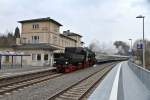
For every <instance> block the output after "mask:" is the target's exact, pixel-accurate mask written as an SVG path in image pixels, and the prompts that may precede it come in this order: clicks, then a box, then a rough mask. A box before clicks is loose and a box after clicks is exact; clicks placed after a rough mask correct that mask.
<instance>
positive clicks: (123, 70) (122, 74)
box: [88, 61, 150, 100]
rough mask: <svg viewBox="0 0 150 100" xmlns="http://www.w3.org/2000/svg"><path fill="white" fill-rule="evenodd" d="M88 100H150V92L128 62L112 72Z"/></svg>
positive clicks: (117, 66)
mask: <svg viewBox="0 0 150 100" xmlns="http://www.w3.org/2000/svg"><path fill="white" fill-rule="evenodd" d="M119 67H120V68H119ZM88 100H150V90H149V89H148V88H146V86H145V85H144V84H143V82H142V81H141V80H140V79H139V78H138V76H136V74H135V73H134V72H133V71H132V70H131V68H130V67H129V65H128V62H127V61H126V62H121V63H120V64H118V65H116V66H115V67H114V68H113V70H111V72H110V73H109V74H108V75H107V76H106V77H105V78H104V80H103V81H102V82H101V84H100V85H99V86H98V87H97V88H96V90H95V91H94V92H93V93H92V95H91V96H90V97H89V98H88Z"/></svg>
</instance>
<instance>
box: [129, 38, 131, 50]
mask: <svg viewBox="0 0 150 100" xmlns="http://www.w3.org/2000/svg"><path fill="white" fill-rule="evenodd" d="M129 41H130V49H131V50H132V39H129Z"/></svg>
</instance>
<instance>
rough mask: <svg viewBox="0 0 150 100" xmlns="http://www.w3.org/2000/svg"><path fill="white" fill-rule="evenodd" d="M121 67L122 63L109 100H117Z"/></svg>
mask: <svg viewBox="0 0 150 100" xmlns="http://www.w3.org/2000/svg"><path fill="white" fill-rule="evenodd" d="M121 65H122V63H120V64H119V67H118V70H117V74H116V77H115V80H114V82H113V86H112V90H111V93H110V97H109V100H117V94H118V83H119V76H120V69H121Z"/></svg>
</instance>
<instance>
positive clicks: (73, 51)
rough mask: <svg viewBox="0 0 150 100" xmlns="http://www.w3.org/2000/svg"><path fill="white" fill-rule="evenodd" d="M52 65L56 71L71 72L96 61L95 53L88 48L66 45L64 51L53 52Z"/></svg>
mask: <svg viewBox="0 0 150 100" xmlns="http://www.w3.org/2000/svg"><path fill="white" fill-rule="evenodd" d="M54 58H55V59H54V67H56V70H57V71H58V72H65V73H67V72H72V71H75V70H78V69H82V68H85V67H89V66H92V65H94V64H95V63H96V59H95V53H94V52H92V51H91V50H90V49H88V48H83V47H66V48H65V52H64V53H55V54H54Z"/></svg>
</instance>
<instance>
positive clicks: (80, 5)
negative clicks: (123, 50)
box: [0, 0, 150, 44]
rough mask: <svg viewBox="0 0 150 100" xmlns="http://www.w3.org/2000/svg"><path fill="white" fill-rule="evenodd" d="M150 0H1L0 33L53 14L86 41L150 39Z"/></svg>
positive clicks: (64, 28)
mask: <svg viewBox="0 0 150 100" xmlns="http://www.w3.org/2000/svg"><path fill="white" fill-rule="evenodd" d="M149 1H150V0H0V33H4V32H6V31H14V29H15V27H16V26H20V24H18V23H17V21H19V20H24V19H30V18H41V17H51V18H52V19H54V20H56V21H58V22H60V23H61V24H62V25H63V27H62V28H61V32H62V31H64V30H68V29H69V30H71V31H73V32H77V33H80V34H81V35H82V36H83V41H84V42H85V43H86V44H89V43H91V41H93V40H98V41H99V42H100V43H110V42H112V41H115V40H123V41H126V42H128V39H129V38H133V39H134V40H135V39H138V38H140V37H142V20H141V19H136V16H137V15H139V14H142V15H145V16H146V19H145V36H146V38H148V39H150V28H149V26H150V4H149Z"/></svg>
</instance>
